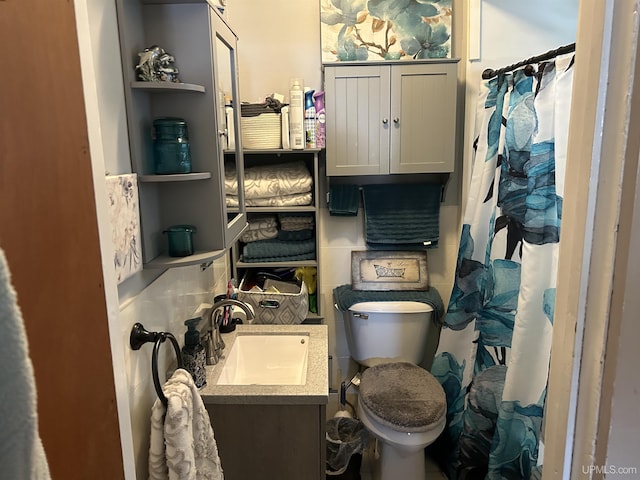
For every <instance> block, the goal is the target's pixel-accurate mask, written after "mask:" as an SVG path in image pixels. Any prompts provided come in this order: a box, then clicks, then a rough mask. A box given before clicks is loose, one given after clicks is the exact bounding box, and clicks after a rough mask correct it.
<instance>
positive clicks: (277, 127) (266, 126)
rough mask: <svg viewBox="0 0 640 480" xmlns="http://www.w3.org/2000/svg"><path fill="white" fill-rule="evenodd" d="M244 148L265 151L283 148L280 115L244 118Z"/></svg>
mask: <svg viewBox="0 0 640 480" xmlns="http://www.w3.org/2000/svg"><path fill="white" fill-rule="evenodd" d="M241 122H242V123H241V126H242V148H246V149H252V150H265V149H272V148H281V147H282V129H281V124H280V114H279V113H262V114H260V115H255V116H252V117H242V119H241Z"/></svg>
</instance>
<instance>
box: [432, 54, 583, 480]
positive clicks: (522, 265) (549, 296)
mask: <svg viewBox="0 0 640 480" xmlns="http://www.w3.org/2000/svg"><path fill="white" fill-rule="evenodd" d="M572 79H573V54H569V55H564V56H559V57H556V58H555V59H554V60H552V61H549V62H545V63H541V64H539V65H537V73H536V74H534V75H533V76H527V75H526V74H525V72H524V70H523V69H522V70H517V71H514V72H511V73H502V74H500V75H499V76H498V77H496V78H493V79H491V80H489V81H486V82H484V83H483V85H482V88H481V93H480V98H479V104H478V107H479V108H478V112H477V118H476V131H477V135H476V137H475V139H474V140H475V141H474V159H473V171H472V176H471V185H470V190H469V198H468V202H467V205H466V210H465V215H464V221H463V227H462V234H461V240H460V249H459V252H458V260H457V266H456V275H455V284H454V287H453V291H452V294H451V300H450V302H449V306H448V310H447V315H446V317H445V321H444V327H443V330H442V333H441V336H440V344H439V346H438V351H437V353H436V358H435V360H434V364H433V367H432V373H433V374H434V375H435V376H436V378H438V380H439V381H440V382H441V384H442V385H443V387H444V390H445V392H446V395H447V408H448V411H447V427H446V429H445V431H444V433H443V434H442V436H441V437H440V439H439V440H438V441H437V442H436V443H435V444H434V445H433V447H432V448H433V452H432V453H433V454H434V456H435V457H436V458H437V459H438V461H440V462H441V463H443V464H444V465H443V466H444V467H445V471H446V472H447V474H448V475H449V477H450V478H456V479H480V478H489V479H504V478H509V479H520V478H531V477H536V476H538V475H539V472H540V466H539V465H540V464H541V463H542V460H543V459H542V451H541V448H540V446H541V440H542V439H543V435H542V431H541V430H542V425H543V422H542V419H543V413H544V404H545V397H546V389H547V379H548V371H549V358H550V351H551V335H552V329H553V309H554V303H555V282H556V271H557V258H558V242H559V239H560V230H561V229H560V223H561V218H562V195H563V189H564V182H565V157H566V149H567V135H568V126H569V110H570V103H571V87H572Z"/></svg>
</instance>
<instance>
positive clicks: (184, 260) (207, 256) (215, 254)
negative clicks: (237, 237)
mask: <svg viewBox="0 0 640 480" xmlns="http://www.w3.org/2000/svg"><path fill="white" fill-rule="evenodd" d="M226 253H227V251H226V250H212V251H210V252H195V253H194V254H193V255H189V256H188V257H170V256H168V255H158V256H157V257H156V258H154V259H153V260H151V261H150V262H149V263H145V264H144V266H145V267H146V268H161V269H165V268H173V267H186V266H187V265H200V264H202V263H207V262H210V261H212V260H215V259H217V258H220V257H222V256H223V255H225V254H226Z"/></svg>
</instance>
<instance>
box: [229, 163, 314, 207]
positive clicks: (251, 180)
mask: <svg viewBox="0 0 640 480" xmlns="http://www.w3.org/2000/svg"><path fill="white" fill-rule="evenodd" d="M224 186H225V193H226V194H227V195H238V182H237V179H236V171H235V169H234V168H233V167H232V166H229V168H226V167H225V182H224ZM312 186H313V177H312V176H311V173H309V169H308V168H307V166H306V165H305V163H304V162H303V161H297V162H291V163H284V164H279V165H259V166H256V167H248V168H245V170H244V197H245V199H247V200H251V199H254V198H264V197H278V196H282V195H293V194H295V193H307V192H311V189H312Z"/></svg>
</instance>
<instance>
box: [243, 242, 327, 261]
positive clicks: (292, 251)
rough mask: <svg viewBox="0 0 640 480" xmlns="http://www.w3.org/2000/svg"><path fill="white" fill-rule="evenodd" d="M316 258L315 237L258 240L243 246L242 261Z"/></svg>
mask: <svg viewBox="0 0 640 480" xmlns="http://www.w3.org/2000/svg"><path fill="white" fill-rule="evenodd" d="M315 258H316V241H315V238H311V239H309V240H291V241H289V240H278V239H277V238H276V239H273V240H259V241H257V242H251V243H247V244H246V245H245V246H244V249H243V251H242V255H241V256H240V260H242V261H243V262H249V263H256V262H292V261H301V260H313V259H315Z"/></svg>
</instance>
